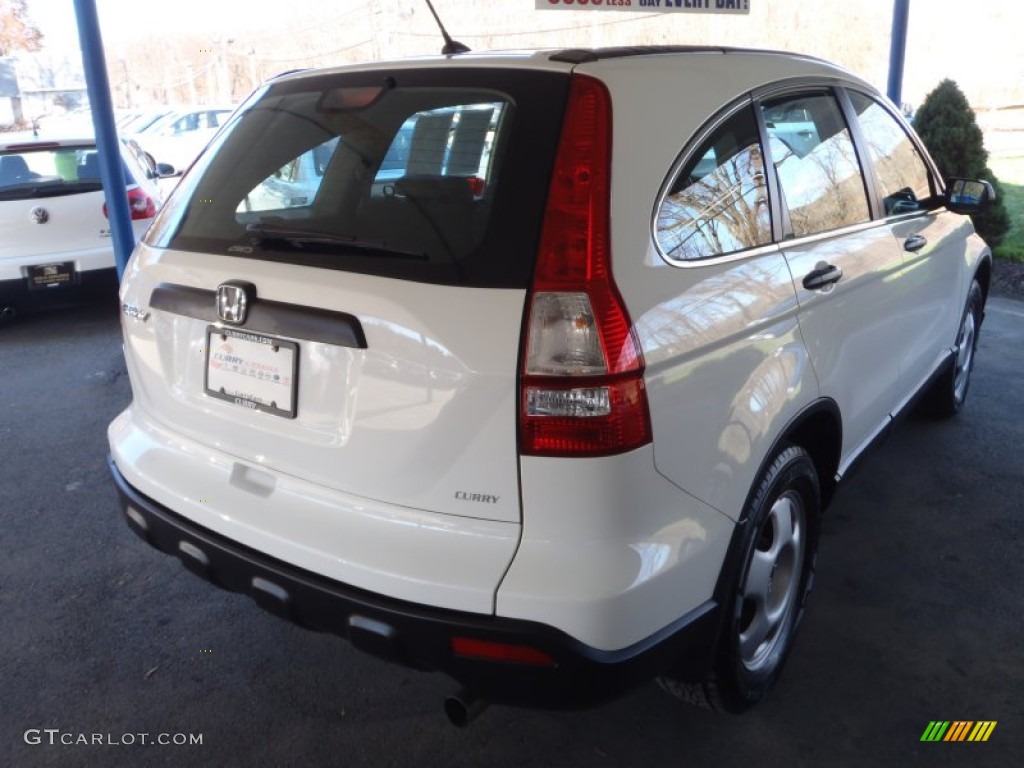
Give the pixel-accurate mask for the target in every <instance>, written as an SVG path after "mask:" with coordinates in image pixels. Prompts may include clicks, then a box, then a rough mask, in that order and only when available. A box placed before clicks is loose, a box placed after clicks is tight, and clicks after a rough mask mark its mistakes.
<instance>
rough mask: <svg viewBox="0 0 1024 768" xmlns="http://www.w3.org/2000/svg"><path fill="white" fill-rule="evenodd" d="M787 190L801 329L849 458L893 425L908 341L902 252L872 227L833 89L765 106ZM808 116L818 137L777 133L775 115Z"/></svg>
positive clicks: (788, 250)
mask: <svg viewBox="0 0 1024 768" xmlns="http://www.w3.org/2000/svg"><path fill="white" fill-rule="evenodd" d="M762 110H763V113H764V115H765V118H766V127H767V131H768V136H769V148H770V154H771V157H772V162H773V163H774V166H775V171H776V178H777V181H778V184H779V188H780V190H781V198H782V201H783V211H784V229H785V231H786V234H787V241H784V242H783V244H782V245H783V251H784V253H785V256H786V260H787V262H788V263H789V268H790V272H791V274H792V276H793V281H794V284H795V287H796V290H797V300H798V302H799V304H800V329H801V333H802V334H803V337H804V342H805V343H806V345H807V350H808V353H809V355H810V359H811V363H812V365H813V367H814V371H815V373H816V374H817V376H818V382H819V386H820V390H821V393H822V395H823V396H826V397H830V398H832V399H833V400H835V401H836V403H837V404H838V405H839V409H840V411H841V413H842V418H843V448H842V455H843V456H844V457H847V456H849V455H851V452H856V449H857V448H858V447H859V446H861V445H862V444H863V443H864V442H865V441H866V440H868V439H870V438H871V437H872V436H873V435H874V433H875V432H876V431H877V430H878V429H879V428H880V427H881V426H882V425H884V424H885V423H886V422H887V420H888V414H889V412H890V410H891V409H892V406H893V401H894V398H895V394H896V391H897V383H898V380H899V374H900V359H901V356H902V349H903V347H904V346H905V344H906V340H904V339H901V338H899V336H898V335H896V334H894V333H893V330H892V326H891V323H890V321H891V318H893V317H894V316H896V315H897V313H898V311H899V309H900V305H901V301H900V295H899V292H898V289H897V288H896V287H895V286H894V285H893V282H894V281H895V280H896V279H897V278H898V277H899V273H900V271H901V269H902V268H903V261H902V257H901V254H900V252H899V250H898V249H897V248H895V247H894V244H893V241H892V235H891V233H890V231H889V228H888V226H887V225H886V224H885V223H884V222H876V221H873V220H872V215H871V209H870V206H869V201H868V195H867V189H866V186H865V180H864V177H863V174H862V171H861V167H860V163H859V161H858V157H857V154H856V152H855V150H854V144H853V139H852V135H851V132H850V129H849V127H848V126H847V124H846V122H845V119H844V117H843V113H842V111H841V108H840V105H839V103H838V101H837V99H836V96H835V94H834V93H833V91H832V90H831V89H820V90H816V91H806V92H795V93H788V94H786V95H783V96H778V97H774V98H770V99H767V100H766V101H764V102H763V104H762ZM779 113H783V114H800V115H802V116H806V117H808V118H809V121H808V125H807V126H805V130H807V131H809V132H810V134H811V139H809V140H807V141H804V142H803V143H801V144H799V145H796V144H793V143H791V142H790V141H789V137H788V136H787V135H786V134H785V133H782V134H781V135H776V133H775V130H774V128H773V123H772V121H771V120H770V119H767V118H769V117H771V116H772V115H775V114H779Z"/></svg>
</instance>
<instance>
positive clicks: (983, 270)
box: [974, 259, 992, 301]
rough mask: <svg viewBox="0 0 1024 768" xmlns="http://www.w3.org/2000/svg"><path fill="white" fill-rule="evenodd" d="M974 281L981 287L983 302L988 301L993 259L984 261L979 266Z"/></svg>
mask: <svg viewBox="0 0 1024 768" xmlns="http://www.w3.org/2000/svg"><path fill="white" fill-rule="evenodd" d="M974 279H975V280H977V281H978V285H979V286H981V296H982V299H983V301H987V300H988V287H989V284H990V283H991V282H992V261H991V259H982V260H981V263H980V264H978V271H977V272H976V273H975V274H974Z"/></svg>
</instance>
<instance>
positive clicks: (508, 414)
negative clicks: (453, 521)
mask: <svg viewBox="0 0 1024 768" xmlns="http://www.w3.org/2000/svg"><path fill="white" fill-rule="evenodd" d="M128 273H129V274H130V275H132V279H131V280H128V281H126V285H127V287H126V288H125V289H124V291H123V294H122V297H121V298H122V301H123V302H124V303H126V304H130V305H132V306H135V307H139V308H141V309H143V310H144V311H146V312H148V313H149V314H150V316H149V318H148V319H147V321H146V322H145V323H131V324H128V325H127V328H126V332H127V339H126V347H127V348H128V349H129V350H130V352H129V354H130V355H132V356H133V357H134V358H135V366H136V375H135V376H134V377H133V381H134V382H135V395H136V398H138V400H139V402H140V409H141V412H142V414H144V416H145V418H150V419H152V420H154V421H157V422H159V423H161V424H164V425H167V426H173V428H174V429H175V430H176V431H177V432H179V433H180V434H182V435H183V436H185V437H189V438H190V439H193V440H197V441H200V442H204V443H206V444H208V445H210V447H211V448H215V449H217V450H220V451H225V452H227V453H229V454H231V455H233V456H237V457H239V458H241V459H244V460H246V461H249V462H252V463H254V464H257V465H265V466H267V467H268V468H270V469H273V470H275V471H278V472H283V473H285V474H288V475H291V476H294V477H300V478H303V479H305V480H308V481H310V482H313V483H317V484H319V485H322V486H324V487H325V488H334V489H337V490H339V491H342V492H344V493H346V494H350V495H353V496H359V497H362V498H365V499H370V500H376V501H382V502H387V503H390V504H396V505H400V506H403V507H409V508H412V509H420V510H429V511H433V512H439V513H443V514H448V515H459V516H465V517H478V518H484V519H490V520H499V521H503V522H515V523H518V521H519V498H518V497H519V491H518V477H517V471H516V462H517V454H516V428H517V424H516V392H517V390H516V370H517V364H518V350H519V328H520V324H521V320H522V313H523V298H524V294H525V292H524V291H517V290H507V291H499V290H492V291H479V290H474V289H471V288H453V287H447V286H435V285H422V284H417V283H413V282H410V281H403V280H390V279H385V278H379V277H373V276H366V275H359V274H353V273H349V272H340V271H336V270H314V269H311V268H304V269H296V268H294V267H292V266H290V265H287V264H278V263H274V262H268V261H258V260H239V259H237V258H234V257H230V256H217V255H213V254H197V253H187V252H173V251H166V252H161V251H159V250H155V249H152V248H149V247H148V246H146V245H140V246H139V248H138V249H137V250H136V252H135V255H134V256H133V259H132V263H131V265H130V266H129V271H128ZM243 275H244V276H245V278H246V279H247V280H249V281H251V282H252V283H253V284H255V285H256V286H257V289H258V291H259V294H258V295H259V296H260V298H263V299H268V300H272V301H279V302H286V303H293V304H300V305H303V306H310V307H321V308H324V309H334V310H341V311H344V312H348V313H350V314H353V315H355V316H356V317H358V318H359V320H360V322H361V323H362V326H363V330H364V332H365V333H366V338H367V346H368V348H367V349H365V350H360V349H348V348H343V347H337V346H332V345H328V344H321V343H313V342H308V341H304V340H302V339H296V341H298V343H299V350H300V355H299V374H298V380H299V385H298V386H299V391H298V414H297V416H296V418H295V419H285V418H281V417H278V416H274V415H270V414H266V413H252V412H249V411H247V410H246V409H244V408H240V407H238V406H237V405H234V404H233V403H229V402H224V401H222V400H218V399H214V398H211V397H209V396H208V395H206V394H204V388H203V375H204V366H205V364H206V355H205V353H204V348H205V346H206V329H207V326H208V325H209V324H208V323H207V322H205V321H202V320H197V319H194V318H191V317H185V316H183V315H175V314H172V313H168V312H163V311H161V310H152V309H151V308H150V307H149V298H150V295H151V293H152V291H153V289H154V288H155V287H156V286H157V285H158V284H159V283H161V282H164V281H167V282H173V283H185V282H186V281H187V284H189V285H194V286H199V287H204V288H216V286H217V285H218V284H219V283H221V282H224V281H226V280H229V279H232V278H238V277H239V276H243ZM211 307H212V299H211ZM453 308H457V310H454V311H453ZM469 327H473V328H486V332H485V333H479V334H477V333H465V329H466V328H469ZM467 413H472V414H476V415H475V417H473V418H470V419H467V418H465V414H467Z"/></svg>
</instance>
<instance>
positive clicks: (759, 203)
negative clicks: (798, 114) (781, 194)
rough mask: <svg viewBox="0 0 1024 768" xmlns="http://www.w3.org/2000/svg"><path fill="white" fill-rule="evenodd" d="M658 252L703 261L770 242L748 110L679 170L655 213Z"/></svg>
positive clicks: (761, 175)
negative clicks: (656, 213)
mask: <svg viewBox="0 0 1024 768" xmlns="http://www.w3.org/2000/svg"><path fill="white" fill-rule="evenodd" d="M655 234H656V235H657V238H658V244H659V245H660V246H661V249H662V251H663V252H664V253H665V255H667V256H668V257H669V258H672V259H677V260H680V261H694V260H698V259H709V258H713V257H715V256H721V255H723V254H727V253H733V252H735V251H742V250H744V249H746V248H754V247H755V246H758V245H765V244H767V243H770V242H771V240H772V225H771V213H770V210H769V206H768V188H767V185H766V182H765V168H764V155H763V153H762V151H761V141H760V138H759V137H758V131H757V121H756V120H755V117H754V112H753V110H752V108H749V107H745V108H744V109H742V110H741V111H739V112H737V113H736V114H735V115H733V116H732V117H730V118H729V119H728V120H726V121H725V122H724V123H723V124H722V125H721V126H719V128H718V129H717V130H715V132H714V133H713V134H712V135H711V136H709V137H708V139H707V140H706V141H705V142H704V143H703V144H701V146H700V147H698V148H697V151H696V152H695V153H694V155H693V157H692V158H691V159H690V160H689V161H688V162H687V163H686V165H684V166H683V168H682V169H681V173H680V174H679V176H678V177H677V178H676V180H675V181H674V182H673V184H672V186H671V188H670V190H669V193H668V195H666V196H665V200H664V201H663V202H662V204H661V207H660V208H659V209H658V217H657V221H656V223H655Z"/></svg>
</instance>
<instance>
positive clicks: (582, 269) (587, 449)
mask: <svg viewBox="0 0 1024 768" xmlns="http://www.w3.org/2000/svg"><path fill="white" fill-rule="evenodd" d="M611 149H612V114H611V96H610V95H609V93H608V90H607V88H605V86H604V84H603V83H601V82H600V81H599V80H596V79H594V78H591V77H587V76H583V75H573V76H572V80H571V81H570V86H569V98H568V104H567V107H566V114H565V120H564V122H563V125H562V135H561V138H560V140H559V145H558V155H557V158H556V160H555V165H554V170H553V175H552V179H551V188H550V190H549V192H548V202H547V209H546V211H545V215H544V225H543V228H542V230H541V241H540V247H539V250H538V253H537V263H536V266H535V269H534V277H533V285H532V287H531V290H530V295H529V299H528V306H527V312H526V320H525V322H526V327H525V329H524V333H523V339H524V341H523V357H522V363H521V366H522V376H521V381H520V403H519V450H520V452H521V453H522V454H525V455H534V456H605V455H610V454H616V453H624V452H626V451H630V450H633V449H634V448H637V447H639V446H641V445H644V444H646V443H649V442H650V441H651V423H650V411H649V408H648V405H647V395H646V392H645V389H644V379H643V371H644V363H643V355H642V354H641V351H640V345H639V342H638V341H637V338H636V335H635V333H634V331H633V325H632V322H631V321H630V318H629V314H628V313H627V311H626V307H625V305H624V303H623V301H622V297H621V295H620V294H619V291H618V289H617V288H616V286H615V283H614V281H613V279H612V275H611V258H610V256H611V253H610V248H611V245H610V239H611V231H610V230H611V225H610V216H609V213H610V201H611Z"/></svg>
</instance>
